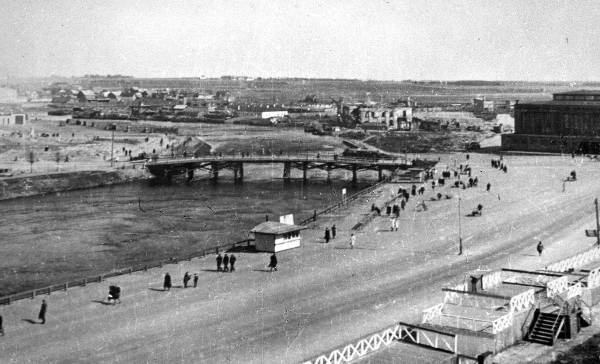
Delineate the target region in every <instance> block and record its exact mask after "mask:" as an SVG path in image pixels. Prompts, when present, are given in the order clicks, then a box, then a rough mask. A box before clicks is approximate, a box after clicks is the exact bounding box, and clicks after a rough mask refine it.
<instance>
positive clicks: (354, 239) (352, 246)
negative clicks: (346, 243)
mask: <svg viewBox="0 0 600 364" xmlns="http://www.w3.org/2000/svg"><path fill="white" fill-rule="evenodd" d="M354 244H356V236H355V235H354V234H351V235H350V249H354Z"/></svg>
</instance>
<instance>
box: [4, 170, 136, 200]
mask: <svg viewBox="0 0 600 364" xmlns="http://www.w3.org/2000/svg"><path fill="white" fill-rule="evenodd" d="M145 178H146V177H145V176H144V174H143V172H142V170H141V169H128V170H112V171H100V170H95V171H76V172H57V173H48V174H39V175H30V176H19V177H9V178H3V179H0V200H8V199H12V198H17V197H27V196H35V195H44V194H48V193H55V192H61V191H72V190H79V189H85V188H93V187H102V186H108V185H114V184H120V183H127V182H131V181H134V180H140V179H145Z"/></svg>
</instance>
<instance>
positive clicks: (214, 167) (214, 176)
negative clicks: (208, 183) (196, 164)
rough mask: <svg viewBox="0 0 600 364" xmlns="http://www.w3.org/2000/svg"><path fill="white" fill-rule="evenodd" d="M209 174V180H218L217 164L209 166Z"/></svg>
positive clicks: (213, 163)
mask: <svg viewBox="0 0 600 364" xmlns="http://www.w3.org/2000/svg"><path fill="white" fill-rule="evenodd" d="M210 173H211V175H212V176H211V179H212V180H213V181H215V182H216V181H217V180H218V179H219V164H218V163H216V162H212V163H211V164H210Z"/></svg>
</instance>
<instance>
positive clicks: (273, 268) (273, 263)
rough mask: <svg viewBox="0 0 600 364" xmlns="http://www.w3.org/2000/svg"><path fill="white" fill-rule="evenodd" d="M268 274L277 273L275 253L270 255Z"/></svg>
mask: <svg viewBox="0 0 600 364" xmlns="http://www.w3.org/2000/svg"><path fill="white" fill-rule="evenodd" d="M269 268H270V272H272V271H277V256H276V255H275V253H273V255H271V260H270V261H269Z"/></svg>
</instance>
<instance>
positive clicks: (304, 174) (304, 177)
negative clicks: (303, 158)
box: [302, 162, 308, 184]
mask: <svg viewBox="0 0 600 364" xmlns="http://www.w3.org/2000/svg"><path fill="white" fill-rule="evenodd" d="M307 172H308V163H307V162H304V163H302V183H304V184H306V183H307V182H308V179H307V178H306V175H307Z"/></svg>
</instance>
